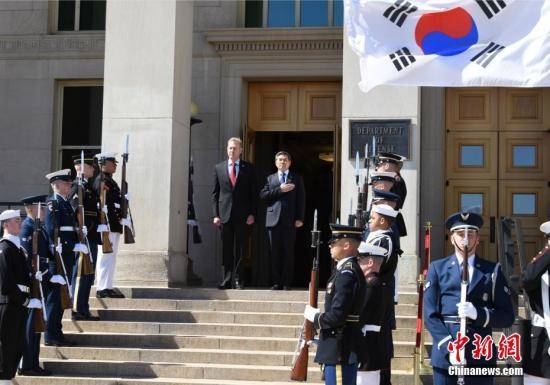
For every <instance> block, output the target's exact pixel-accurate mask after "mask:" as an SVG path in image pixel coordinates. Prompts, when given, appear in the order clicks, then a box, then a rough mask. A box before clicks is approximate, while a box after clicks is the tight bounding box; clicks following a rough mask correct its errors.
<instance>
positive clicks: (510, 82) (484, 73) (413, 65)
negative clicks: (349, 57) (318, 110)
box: [345, 0, 550, 92]
mask: <svg viewBox="0 0 550 385" xmlns="http://www.w3.org/2000/svg"><path fill="white" fill-rule="evenodd" d="M345 28H346V37H347V40H348V43H349V45H350V46H351V48H352V50H353V51H355V53H357V55H358V56H359V60H360V69H361V82H360V83H359V87H360V88H361V90H363V91H364V92H368V91H369V90H371V89H373V88H374V87H376V86H377V85H380V84H392V85H409V86H457V87H468V86H470V87H474V86H510V87H540V86H550V0H345Z"/></svg>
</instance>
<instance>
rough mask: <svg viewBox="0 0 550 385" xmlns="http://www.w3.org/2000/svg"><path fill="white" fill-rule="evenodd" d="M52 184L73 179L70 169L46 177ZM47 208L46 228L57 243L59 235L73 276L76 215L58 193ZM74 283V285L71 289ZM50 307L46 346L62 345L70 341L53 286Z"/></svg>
mask: <svg viewBox="0 0 550 385" xmlns="http://www.w3.org/2000/svg"><path fill="white" fill-rule="evenodd" d="M46 178H47V179H49V180H50V183H53V182H55V181H56V180H63V181H67V182H70V181H71V180H72V175H71V170H69V169H65V170H60V171H56V172H53V173H51V174H48V175H46ZM46 204H47V206H48V209H47V210H46V220H45V227H46V231H47V233H48V236H49V237H50V239H51V240H52V241H53V242H54V243H55V242H56V239H55V236H56V233H57V236H58V240H57V242H58V252H59V254H60V255H61V258H62V259H63V263H64V265H65V270H66V271H67V274H68V275H70V274H71V272H72V271H73V268H74V265H75V263H76V257H77V255H76V253H75V251H74V248H75V245H76V244H77V243H78V236H77V227H76V226H77V224H76V214H75V211H74V210H73V207H72V206H71V202H70V198H69V196H67V197H66V198H65V197H62V196H61V195H59V194H56V193H54V194H52V195H51V196H49V197H48V199H47V200H46ZM73 285H74V282H71V288H72V287H73ZM46 302H47V305H46V306H47V307H48V308H50V309H51V310H50V312H49V314H48V324H47V329H46V333H45V334H44V342H45V344H46V345H63V344H67V343H68V342H67V341H65V337H64V335H63V331H62V327H63V325H62V319H63V312H64V310H63V309H62V307H61V295H60V287H59V285H53V286H52V288H51V290H50V292H49V294H48V297H47V299H46Z"/></svg>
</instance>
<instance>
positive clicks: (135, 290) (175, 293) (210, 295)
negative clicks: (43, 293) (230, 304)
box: [92, 287, 418, 304]
mask: <svg viewBox="0 0 550 385" xmlns="http://www.w3.org/2000/svg"><path fill="white" fill-rule="evenodd" d="M118 289H119V290H120V291H121V292H122V293H123V294H124V295H125V296H126V298H139V299H147V298H149V299H217V300H250V301H295V302H303V303H306V302H308V300H309V293H308V292H307V291H306V290H304V289H299V290H289V291H286V290H277V291H274V290H266V289H245V290H218V289H215V288H181V289H180V288H178V289H174V288H165V287H119V288H118ZM92 293H94V292H93V291H92ZM324 296H325V293H324V291H320V292H319V298H320V299H323V298H324ZM417 299H418V294H417V293H416V291H412V290H410V289H407V291H400V292H399V303H400V304H415V303H416V301H417Z"/></svg>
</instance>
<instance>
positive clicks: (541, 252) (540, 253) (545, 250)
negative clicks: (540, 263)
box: [531, 245, 550, 263]
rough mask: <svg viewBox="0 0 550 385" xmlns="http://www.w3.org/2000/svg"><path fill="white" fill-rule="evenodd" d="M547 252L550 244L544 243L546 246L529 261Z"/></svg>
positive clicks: (549, 250)
mask: <svg viewBox="0 0 550 385" xmlns="http://www.w3.org/2000/svg"><path fill="white" fill-rule="evenodd" d="M549 252H550V246H549V245H546V246H545V247H544V249H542V250H541V251H539V253H538V254H537V255H535V256H534V257H533V259H532V260H531V263H533V262H535V261H536V260H537V259H539V258H540V257H542V256H543V255H544V254H546V253H549Z"/></svg>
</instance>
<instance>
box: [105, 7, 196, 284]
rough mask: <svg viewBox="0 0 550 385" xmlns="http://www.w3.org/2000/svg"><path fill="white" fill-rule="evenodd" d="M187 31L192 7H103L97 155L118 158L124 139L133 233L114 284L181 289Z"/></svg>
mask: <svg viewBox="0 0 550 385" xmlns="http://www.w3.org/2000/svg"><path fill="white" fill-rule="evenodd" d="M192 28H193V2H192V1H177V0H163V1H152V0H149V1H148V0H141V1H139V0H132V1H108V2H107V25H106V38H105V75H104V100H103V138H102V148H103V150H104V151H114V152H117V153H119V154H120V153H121V152H122V143H123V138H124V135H125V134H127V133H128V134H130V148H129V150H130V151H129V152H130V159H129V164H128V172H127V179H128V183H129V186H130V192H131V194H132V195H131V200H130V207H131V208H132V214H133V219H134V225H135V229H136V243H135V244H133V245H125V244H124V243H123V242H121V245H120V250H119V255H118V260H117V271H116V276H115V280H116V282H117V284H121V285H122V284H136V285H138V284H139V285H164V286H165V285H167V284H171V285H181V284H185V282H186V269H187V255H186V226H187V224H186V223H187V182H188V166H189V165H188V158H189V157H188V144H189V119H190V116H189V109H190V95H191V60H192ZM116 177H117V178H119V177H120V170H118V171H117V175H116Z"/></svg>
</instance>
